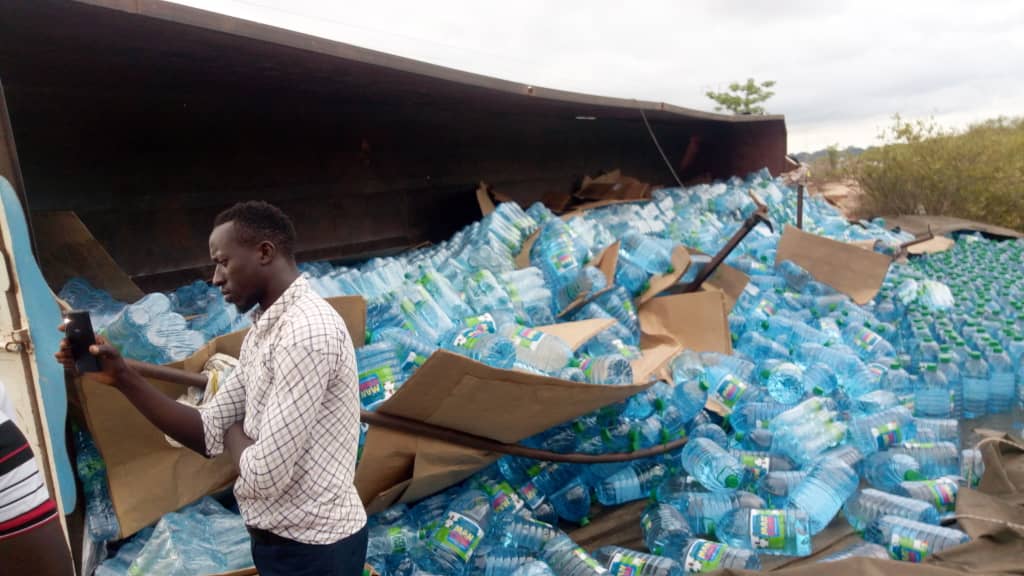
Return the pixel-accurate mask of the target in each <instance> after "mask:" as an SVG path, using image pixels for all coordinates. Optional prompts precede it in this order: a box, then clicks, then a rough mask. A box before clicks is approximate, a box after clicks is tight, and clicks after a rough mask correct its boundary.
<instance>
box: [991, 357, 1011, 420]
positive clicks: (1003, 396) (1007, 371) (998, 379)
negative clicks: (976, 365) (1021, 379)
mask: <svg viewBox="0 0 1024 576" xmlns="http://www.w3.org/2000/svg"><path fill="white" fill-rule="evenodd" d="M988 365H989V368H990V370H991V373H990V382H991V384H990V385H989V389H988V409H987V411H988V413H989V414H1002V413H1004V412H1009V411H1010V408H1011V407H1012V406H1013V404H1014V401H1015V400H1016V396H1017V380H1016V375H1015V374H1014V366H1013V361H1012V360H1010V357H1009V355H1007V354H1006V352H1004V351H1003V349H1002V348H998V347H996V348H993V349H992V351H991V352H990V353H989V355H988Z"/></svg>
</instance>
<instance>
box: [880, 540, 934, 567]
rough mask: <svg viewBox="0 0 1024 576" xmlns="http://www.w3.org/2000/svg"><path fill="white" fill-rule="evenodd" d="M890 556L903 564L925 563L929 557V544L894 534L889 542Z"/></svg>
mask: <svg viewBox="0 0 1024 576" xmlns="http://www.w3.org/2000/svg"><path fill="white" fill-rule="evenodd" d="M889 555H890V556H892V557H893V558H894V559H896V560H901V561H903V562H924V559H925V558H927V557H928V543H927V542H925V541H924V540H916V539H914V538H907V537H906V536H900V535H898V534H893V535H892V538H891V539H890V540H889Z"/></svg>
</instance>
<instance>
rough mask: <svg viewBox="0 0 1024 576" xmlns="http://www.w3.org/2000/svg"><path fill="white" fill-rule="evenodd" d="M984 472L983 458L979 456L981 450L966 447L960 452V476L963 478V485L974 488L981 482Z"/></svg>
mask: <svg viewBox="0 0 1024 576" xmlns="http://www.w3.org/2000/svg"><path fill="white" fill-rule="evenodd" d="M983 474H985V460H983V459H982V457H981V451H980V450H978V449H977V448H968V449H965V450H963V451H961V452H960V477H961V478H963V479H964V485H965V486H968V487H971V488H974V487H976V486H977V485H978V483H979V482H981V477H982V475H983Z"/></svg>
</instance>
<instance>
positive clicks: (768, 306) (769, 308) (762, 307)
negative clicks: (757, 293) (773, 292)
mask: <svg viewBox="0 0 1024 576" xmlns="http://www.w3.org/2000/svg"><path fill="white" fill-rule="evenodd" d="M754 312H760V313H762V314H764V315H765V316H775V312H776V310H775V306H774V305H772V303H771V302H769V301H767V300H761V301H760V302H758V303H757V308H755V309H754Z"/></svg>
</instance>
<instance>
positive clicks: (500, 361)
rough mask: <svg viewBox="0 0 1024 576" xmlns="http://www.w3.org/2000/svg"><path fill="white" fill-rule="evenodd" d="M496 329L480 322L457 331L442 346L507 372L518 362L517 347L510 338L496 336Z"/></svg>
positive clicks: (447, 337)
mask: <svg viewBox="0 0 1024 576" xmlns="http://www.w3.org/2000/svg"><path fill="white" fill-rule="evenodd" d="M494 329H495V327H494V325H493V324H488V323H487V322H480V323H477V324H475V325H471V326H468V327H463V328H461V329H459V330H456V331H455V332H453V333H452V334H450V335H448V336H446V337H445V338H444V340H443V341H442V344H443V347H444V348H445V349H446V350H451V351H452V352H457V353H459V354H463V355H465V356H468V357H470V358H472V359H473V360H476V361H477V362H482V363H484V364H487V365H488V366H493V367H495V368H503V369H506V370H507V369H509V368H512V365H513V364H515V361H516V350H515V345H514V344H512V341H510V340H509V339H508V338H504V337H502V336H498V335H497V334H494V333H493V332H494Z"/></svg>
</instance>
